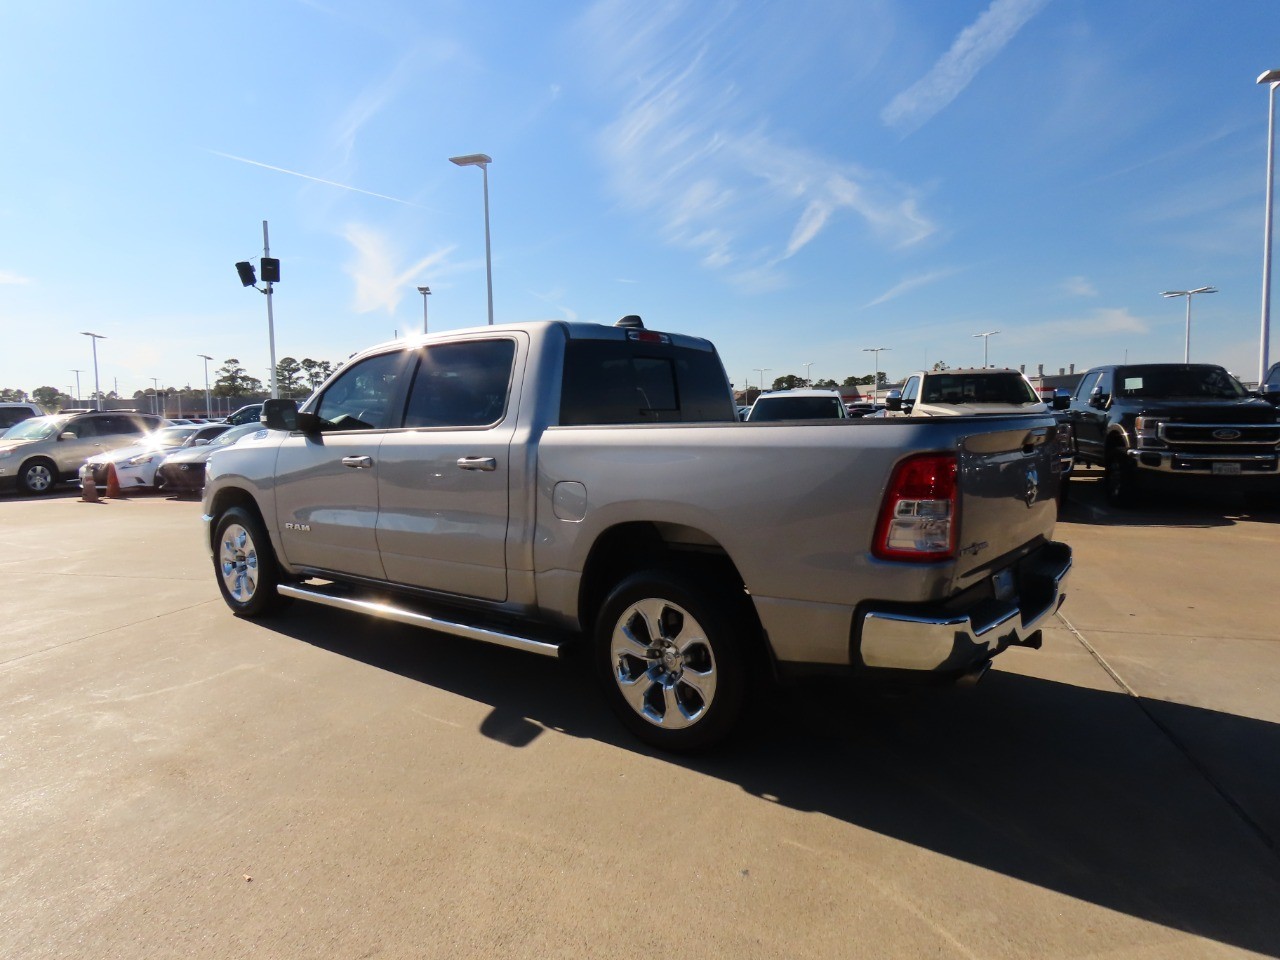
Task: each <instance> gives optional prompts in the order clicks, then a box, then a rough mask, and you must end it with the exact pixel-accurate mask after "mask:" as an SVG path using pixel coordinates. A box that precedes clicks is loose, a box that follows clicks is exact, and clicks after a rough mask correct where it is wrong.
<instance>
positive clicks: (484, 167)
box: [449, 153, 493, 326]
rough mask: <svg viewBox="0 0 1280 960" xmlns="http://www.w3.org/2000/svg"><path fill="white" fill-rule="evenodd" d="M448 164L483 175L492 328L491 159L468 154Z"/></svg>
mask: <svg viewBox="0 0 1280 960" xmlns="http://www.w3.org/2000/svg"><path fill="white" fill-rule="evenodd" d="M449 162H450V163H456V164H457V165H458V166H460V167H479V168H480V172H481V173H482V174H483V175H484V275H485V281H486V282H487V284H488V288H489V326H493V256H492V255H491V254H490V252H489V164H491V163H493V158H492V157H490V156H489V155H488V154H485V153H469V154H467V155H466V156H464V157H450V158H449Z"/></svg>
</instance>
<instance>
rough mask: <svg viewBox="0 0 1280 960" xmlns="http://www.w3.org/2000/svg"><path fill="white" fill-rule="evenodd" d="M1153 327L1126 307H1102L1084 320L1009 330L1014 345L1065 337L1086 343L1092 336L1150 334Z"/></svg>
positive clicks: (1055, 321) (1038, 324) (1010, 340)
mask: <svg viewBox="0 0 1280 960" xmlns="http://www.w3.org/2000/svg"><path fill="white" fill-rule="evenodd" d="M1150 332H1151V325H1150V324H1149V323H1148V322H1147V321H1146V320H1144V319H1142V318H1141V317H1135V316H1134V315H1133V314H1132V313H1130V312H1129V311H1128V310H1126V309H1124V308H1123V307H1100V308H1098V309H1096V310H1093V311H1091V312H1090V313H1089V314H1088V315H1086V316H1083V317H1074V318H1070V319H1065V320H1050V321H1047V322H1045V323H1035V324H1030V325H1028V326H1024V327H1018V328H1017V329H1016V330H1011V331H1009V334H1010V336H1009V337H1008V341H1009V342H1010V343H1019V344H1021V343H1028V342H1032V343H1034V342H1036V341H1037V340H1040V339H1049V338H1055V337H1064V338H1068V339H1071V340H1074V341H1077V342H1079V341H1082V340H1086V339H1089V338H1091V337H1109V336H1119V335H1121V334H1130V333H1137V334H1146V333H1150Z"/></svg>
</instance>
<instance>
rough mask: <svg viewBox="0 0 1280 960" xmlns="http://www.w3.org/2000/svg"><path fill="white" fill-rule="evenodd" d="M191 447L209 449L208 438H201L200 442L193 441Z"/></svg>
mask: <svg viewBox="0 0 1280 960" xmlns="http://www.w3.org/2000/svg"><path fill="white" fill-rule="evenodd" d="M191 445H192V446H193V447H207V446H208V445H209V441H208V440H207V439H206V438H204V437H201V438H200V439H199V440H193V441H191Z"/></svg>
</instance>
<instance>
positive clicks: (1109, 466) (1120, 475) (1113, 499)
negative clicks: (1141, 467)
mask: <svg viewBox="0 0 1280 960" xmlns="http://www.w3.org/2000/svg"><path fill="white" fill-rule="evenodd" d="M1105 470H1106V475H1105V476H1104V477H1103V482H1104V483H1105V484H1106V489H1107V502H1108V503H1109V504H1111V505H1112V506H1113V507H1133V506H1136V505H1137V503H1138V477H1137V470H1136V469H1135V468H1134V466H1133V464H1132V463H1130V461H1129V458H1128V457H1127V456H1126V455H1125V452H1124V450H1123V449H1122V448H1120V447H1112V448H1111V449H1110V450H1108V451H1107V462H1106V467H1105Z"/></svg>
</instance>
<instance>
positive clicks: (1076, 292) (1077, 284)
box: [1062, 277, 1098, 297]
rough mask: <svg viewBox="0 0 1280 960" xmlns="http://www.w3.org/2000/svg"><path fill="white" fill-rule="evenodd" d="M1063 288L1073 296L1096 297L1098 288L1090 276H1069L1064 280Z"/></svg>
mask: <svg viewBox="0 0 1280 960" xmlns="http://www.w3.org/2000/svg"><path fill="white" fill-rule="evenodd" d="M1062 289H1063V290H1065V291H1066V292H1067V293H1069V294H1071V296H1073V297H1096V296H1097V295H1098V288H1097V287H1095V286H1094V285H1093V282H1092V281H1091V280H1089V278H1088V277H1067V279H1065V280H1063V281H1062Z"/></svg>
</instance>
